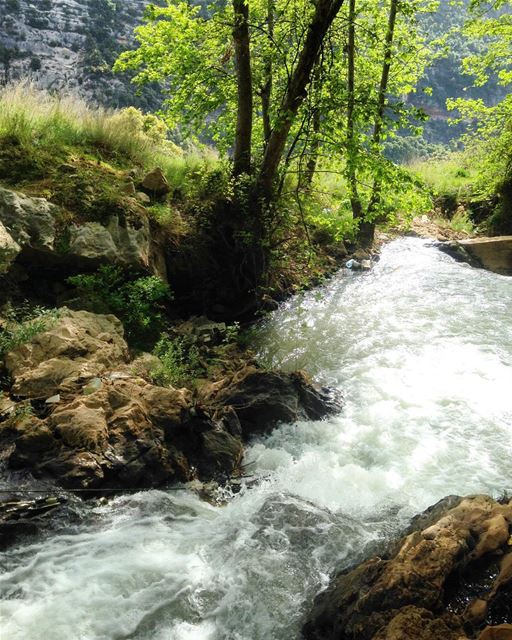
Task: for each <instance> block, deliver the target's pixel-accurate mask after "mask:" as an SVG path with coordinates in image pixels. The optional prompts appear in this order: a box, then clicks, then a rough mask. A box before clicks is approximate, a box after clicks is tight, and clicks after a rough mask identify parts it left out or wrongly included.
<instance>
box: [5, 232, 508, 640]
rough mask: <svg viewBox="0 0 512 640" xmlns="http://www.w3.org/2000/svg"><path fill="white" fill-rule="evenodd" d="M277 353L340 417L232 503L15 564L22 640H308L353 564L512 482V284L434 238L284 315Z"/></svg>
mask: <svg viewBox="0 0 512 640" xmlns="http://www.w3.org/2000/svg"><path fill="white" fill-rule="evenodd" d="M258 341H259V348H260V351H261V355H262V357H264V358H265V359H266V360H267V361H268V362H271V363H272V364H274V365H279V366H282V367H283V368H285V369H295V368H305V369H307V370H309V371H310V372H311V373H313V374H314V375H315V376H316V378H317V379H318V380H319V381H321V382H323V383H326V384H330V385H335V386H338V387H339V388H340V389H341V390H342V391H343V393H344V395H345V399H346V406H345V409H344V411H343V413H342V414H341V415H339V416H336V417H335V418H332V419H330V420H327V421H323V422H316V423H300V424H295V425H283V426H282V427H280V428H278V429H277V430H276V431H274V433H273V434H272V435H271V436H270V437H267V438H265V439H262V440H259V441H258V442H255V443H253V445H252V446H251V448H250V449H249V451H248V454H247V464H248V466H247V469H248V470H250V471H251V473H252V474H253V475H254V476H256V477H259V478H260V481H259V482H258V483H256V484H255V485H251V486H250V487H245V488H243V489H242V491H241V493H240V494H238V495H236V496H234V497H233V498H232V499H231V500H230V501H229V502H228V504H227V505H226V506H211V505H209V504H207V503H205V502H201V501H200V500H199V499H198V498H197V497H196V496H195V495H194V494H193V493H190V492H186V491H179V492H176V491H174V492H163V491H149V492H145V493H140V494H137V495H135V496H125V497H122V498H118V499H116V500H114V501H113V502H111V503H110V504H109V505H108V506H98V505H96V506H88V507H87V508H86V509H84V518H83V521H82V523H81V524H80V525H79V526H75V527H74V528H68V529H65V530H64V531H63V533H61V534H55V533H54V534H52V535H51V536H50V535H48V536H47V538H46V539H44V538H43V539H38V540H37V541H35V542H34V543H33V544H25V545H23V546H20V547H17V548H15V549H11V550H10V552H9V553H8V554H6V555H5V557H4V558H3V560H2V569H3V573H2V575H0V591H1V602H0V629H1V630H2V632H3V633H2V636H1V637H2V638H4V637H5V638H6V639H7V638H9V640H43V639H44V640H121V639H133V640H292V639H293V638H297V637H298V636H299V629H300V624H301V618H302V616H303V615H304V613H305V612H306V611H307V607H308V606H309V604H310V603H311V601H312V598H313V596H314V594H315V593H316V592H317V591H318V589H319V588H320V587H321V586H322V585H325V584H326V581H327V579H328V576H329V573H330V572H331V571H332V570H333V569H334V568H335V567H341V566H346V565H347V564H349V563H350V562H353V561H354V560H356V559H357V558H358V557H360V556H361V554H363V553H364V549H365V547H366V545H368V544H369V543H371V542H373V541H376V540H378V539H380V538H382V537H385V536H387V535H390V534H392V533H393V532H395V531H397V530H398V529H399V527H400V526H402V525H403V524H404V523H405V522H406V520H407V519H408V518H409V517H410V516H411V515H412V514H413V513H415V512H417V511H420V510H422V509H424V508H425V507H427V506H428V505H430V504H432V503H433V502H435V501H437V500H438V499H440V498H441V497H443V496H445V495H447V494H450V493H459V494H466V493H473V492H490V493H493V494H499V493H500V492H502V491H503V490H506V489H510V488H511V487H512V478H511V464H510V461H511V454H512V279H511V278H506V277H501V276H497V275H494V274H491V273H488V272H485V271H478V270H474V269H471V268H470V267H467V266H464V265H460V264H456V263H454V262H453V261H452V259H451V258H449V257H448V256H445V255H443V254H442V253H439V252H437V250H435V249H432V248H428V247H426V246H425V243H424V242H423V241H421V240H413V239H404V240H399V241H396V242H393V243H392V244H390V245H389V246H387V247H385V249H384V250H383V254H382V259H381V261H380V262H379V263H378V264H377V265H376V267H375V268H374V269H373V270H372V271H371V272H369V273H365V274H352V273H350V272H348V271H346V270H345V271H343V272H341V273H340V274H339V275H338V276H337V277H335V278H334V279H333V280H332V281H331V282H330V283H329V284H327V285H326V286H325V287H323V288H321V289H319V290H316V291H313V292H311V293H307V294H305V295H304V296H302V297H298V298H295V299H293V300H291V301H290V302H288V303H287V304H285V305H283V306H282V307H281V308H280V309H279V310H278V311H277V312H276V313H275V314H273V315H272V316H271V317H270V318H269V320H268V321H267V322H266V323H265V324H264V325H263V327H262V328H261V330H260V334H259V338H258Z"/></svg>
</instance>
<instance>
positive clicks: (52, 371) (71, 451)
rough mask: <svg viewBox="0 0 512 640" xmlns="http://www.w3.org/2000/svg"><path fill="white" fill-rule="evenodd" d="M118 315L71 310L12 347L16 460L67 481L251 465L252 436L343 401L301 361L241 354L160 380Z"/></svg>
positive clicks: (7, 435) (5, 439)
mask: <svg viewBox="0 0 512 640" xmlns="http://www.w3.org/2000/svg"><path fill="white" fill-rule="evenodd" d="M154 360H155V358H154V357H152V356H150V355H149V354H146V355H144V354H142V355H139V356H138V357H136V358H132V357H131V356H130V353H129V349H128V345H127V343H126V341H125V339H124V337H123V327H122V325H121V323H120V322H119V320H118V319H117V318H115V317H114V316H111V315H110V316H108V315H99V314H93V313H90V312H87V311H72V310H69V309H65V308H64V309H61V310H60V311H59V315H58V318H57V319H55V321H54V322H53V324H52V326H50V327H49V328H48V329H46V330H44V331H42V332H40V333H38V334H37V335H35V336H34V337H33V338H32V339H31V340H30V341H29V342H26V343H24V344H21V345H19V346H18V347H16V348H15V349H13V350H11V351H10V352H8V353H7V354H6V355H5V358H4V363H5V368H6V372H7V375H8V377H9V381H10V387H9V389H8V390H7V392H6V393H4V395H3V396H2V399H1V400H0V403H1V404H0V442H1V445H2V451H3V454H2V456H3V458H4V459H5V460H6V462H7V464H8V467H10V468H13V469H26V470H28V471H30V472H31V473H32V474H33V475H34V476H36V477H39V478H51V479H53V480H54V481H55V482H56V483H57V484H58V485H60V486H62V487H65V488H80V489H85V488H87V489H95V488H98V489H99V488H101V489H117V490H118V489H121V488H143V487H155V486H160V485H163V484H168V483H170V482H187V481H190V480H192V479H194V478H199V479H201V480H209V479H212V478H217V479H223V480H226V479H228V478H230V477H231V476H233V475H237V474H239V473H240V472H241V463H242V457H243V451H244V447H243V443H244V442H245V441H246V440H248V439H249V438H251V437H252V436H253V435H254V434H257V433H264V432H266V431H268V430H270V429H272V428H273V427H274V426H275V425H276V424H278V423H279V422H291V421H294V420H298V419H300V418H310V419H318V418H322V417H324V416H326V415H328V414H329V413H332V412H335V411H338V410H340V404H339V400H338V399H337V398H336V397H334V396H333V395H331V394H330V393H329V392H328V391H327V390H324V389H319V388H317V387H315V386H314V385H313V384H312V383H311V382H310V381H309V380H308V378H307V376H306V375H305V374H303V373H301V372H297V373H295V374H290V375H288V374H280V373H274V372H266V371H262V370H261V369H260V368H259V367H258V365H257V363H255V362H254V361H251V360H250V359H248V357H247V356H244V355H243V354H241V353H238V354H236V353H235V351H233V352H232V353H231V359H230V361H229V362H228V363H226V364H225V365H224V366H221V367H219V368H218V369H217V371H216V376H215V378H214V379H212V380H208V379H205V380H202V381H200V382H199V383H198V384H197V385H196V386H195V387H194V388H193V389H191V388H175V387H173V386H172V385H166V386H158V385H156V384H154V383H153V382H152V376H151V366H152V364H153V363H154Z"/></svg>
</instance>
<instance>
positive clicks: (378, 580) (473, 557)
mask: <svg viewBox="0 0 512 640" xmlns="http://www.w3.org/2000/svg"><path fill="white" fill-rule="evenodd" d="M511 525H512V501H510V500H509V499H508V498H507V499H504V500H502V501H500V502H497V501H495V500H493V499H491V498H489V497H487V496H472V497H468V498H460V497H455V496H451V497H448V498H445V499H444V500H442V501H441V502H439V503H438V504H436V505H435V506H433V507H431V508H430V509H428V510H427V511H425V512H424V513H423V514H421V515H419V516H417V517H416V518H415V519H414V520H413V522H412V524H411V526H410V528H409V530H408V531H407V534H406V536H405V537H404V538H403V539H402V540H400V541H398V542H397V543H395V544H392V545H391V548H390V549H388V550H387V551H385V552H384V553H383V554H382V555H379V556H375V557H373V558H370V559H369V560H367V561H366V562H363V563H362V564H361V565H359V566H357V567H354V568H351V569H349V570H347V571H343V572H341V573H340V574H338V575H337V576H335V577H334V578H333V580H332V581H331V584H330V586H329V588H328V589H327V590H326V591H325V592H323V593H321V594H320V595H319V596H318V597H317V599H316V602H315V604H314V607H313V610H312V612H311V614H310V617H309V620H308V622H307V623H306V624H305V626H304V629H303V636H304V638H306V639H307V640H331V639H332V640H349V639H350V640H352V639H354V638H357V639H358V640H467V639H469V638H478V639H479V640H509V639H510V638H512V624H510V622H511V620H512V606H511V599H510V594H511V593H510V592H511V588H512V552H511V544H512V539H511V535H510V534H511Z"/></svg>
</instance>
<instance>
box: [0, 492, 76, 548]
mask: <svg viewBox="0 0 512 640" xmlns="http://www.w3.org/2000/svg"><path fill="white" fill-rule="evenodd" d="M65 503H66V500H65V498H62V497H60V496H49V497H47V498H36V499H35V500H22V499H20V498H7V499H3V500H0V550H3V549H5V548H7V547H8V546H9V545H11V544H13V543H15V542H16V541H17V540H18V539H19V538H20V536H26V535H33V534H36V533H38V532H39V531H40V530H41V529H43V528H45V527H46V526H47V524H48V516H49V514H50V513H52V512H56V511H63V509H62V507H63V505H64V504H65Z"/></svg>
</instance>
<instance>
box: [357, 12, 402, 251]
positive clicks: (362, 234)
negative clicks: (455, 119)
mask: <svg viewBox="0 0 512 640" xmlns="http://www.w3.org/2000/svg"><path fill="white" fill-rule="evenodd" d="M398 2H399V0H391V5H390V8H389V19H388V28H387V31H386V42H385V45H384V62H383V64H382V75H381V79H380V87H379V96H378V101H377V113H376V116H375V126H374V129H373V137H372V147H373V149H374V151H375V152H377V153H378V152H379V147H380V143H381V138H382V127H383V125H384V111H385V108H386V93H387V90H388V83H389V72H390V71H391V63H392V58H393V40H394V37H395V26H396V18H397V14H398ZM381 198H382V178H381V177H376V178H375V179H374V181H373V188H372V193H371V196H370V202H369V204H368V208H367V212H366V218H367V222H365V223H364V224H363V225H362V226H361V227H360V228H359V241H360V243H361V244H362V245H363V246H367V247H368V246H370V245H371V244H372V243H373V240H374V236H375V222H374V221H373V222H370V221H371V220H372V218H373V217H374V215H375V212H376V210H377V208H378V207H379V205H380V202H381Z"/></svg>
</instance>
